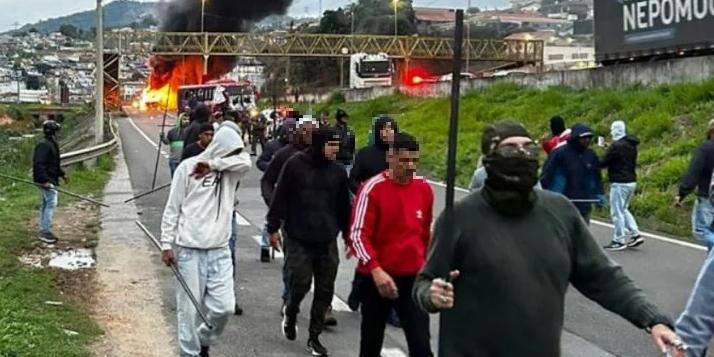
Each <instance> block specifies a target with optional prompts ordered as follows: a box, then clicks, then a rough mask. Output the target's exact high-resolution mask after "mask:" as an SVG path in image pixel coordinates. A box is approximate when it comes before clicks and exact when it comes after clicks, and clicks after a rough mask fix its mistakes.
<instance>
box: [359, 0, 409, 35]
mask: <svg viewBox="0 0 714 357" xmlns="http://www.w3.org/2000/svg"><path fill="white" fill-rule="evenodd" d="M354 16H355V33H362V34H374V35H393V34H394V2H393V0H390V1H384V0H360V1H359V3H357V4H356V5H355V6H354ZM397 29H398V30H399V34H400V35H412V34H414V33H416V14H415V13H414V7H413V6H412V0H398V2H397Z"/></svg>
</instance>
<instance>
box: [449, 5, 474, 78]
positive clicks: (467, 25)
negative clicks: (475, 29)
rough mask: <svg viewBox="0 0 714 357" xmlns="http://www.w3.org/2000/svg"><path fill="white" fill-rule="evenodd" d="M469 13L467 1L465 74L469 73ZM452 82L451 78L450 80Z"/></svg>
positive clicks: (469, 8)
mask: <svg viewBox="0 0 714 357" xmlns="http://www.w3.org/2000/svg"><path fill="white" fill-rule="evenodd" d="M470 11H471V0H467V5H466V48H465V50H466V72H471V71H470V70H469V62H470V60H471V58H470V57H471V20H470V16H469V13H470ZM459 77H460V76H459ZM452 80H453V78H452Z"/></svg>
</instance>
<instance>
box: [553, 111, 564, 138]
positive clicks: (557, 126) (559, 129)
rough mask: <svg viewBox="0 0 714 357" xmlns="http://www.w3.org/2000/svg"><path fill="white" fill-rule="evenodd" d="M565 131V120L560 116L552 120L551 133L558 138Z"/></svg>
mask: <svg viewBox="0 0 714 357" xmlns="http://www.w3.org/2000/svg"><path fill="white" fill-rule="evenodd" d="M564 131H565V120H563V118H562V117H561V116H560V115H556V116H554V117H552V118H550V132H551V133H552V134H553V136H558V135H560V134H562V133H563V132H564Z"/></svg>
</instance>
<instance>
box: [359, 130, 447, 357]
mask: <svg viewBox="0 0 714 357" xmlns="http://www.w3.org/2000/svg"><path fill="white" fill-rule="evenodd" d="M418 160H419V144H418V143H417V141H416V140H415V139H414V138H413V137H412V136H410V135H408V134H405V133H398V134H396V135H395V138H394V142H393V143H392V144H391V146H390V149H389V151H388V154H387V161H388V162H389V169H388V170H387V171H384V172H382V173H381V174H378V175H377V176H374V177H373V178H371V179H369V180H367V182H366V183H365V184H364V185H363V186H362V188H361V189H360V191H359V193H358V194H357V201H356V204H355V209H354V214H353V221H352V228H351V233H350V239H351V241H352V250H353V252H354V254H355V255H356V256H357V258H359V265H358V267H357V272H358V274H359V275H360V277H361V278H360V279H359V280H360V281H361V287H360V291H361V301H362V327H361V336H362V338H361V341H360V357H379V356H380V355H381V351H382V343H383V341H384V328H385V326H386V322H387V317H388V315H389V313H390V310H391V309H392V308H394V309H395V310H396V311H397V314H398V315H399V320H400V321H401V324H402V327H403V329H404V334H405V335H406V339H407V344H408V345H409V355H410V356H412V357H421V356H433V354H432V352H431V347H430V343H429V339H430V336H429V316H428V315H427V314H426V313H425V312H424V311H422V310H420V309H419V308H418V307H417V306H416V304H415V303H414V300H412V298H411V291H412V288H413V286H414V279H415V277H416V274H417V273H418V272H419V270H420V269H421V268H422V266H423V265H424V259H425V256H426V250H427V246H428V245H429V241H430V238H431V220H432V205H433V203H434V195H433V193H432V191H431V186H429V184H428V183H427V182H426V180H424V179H423V178H421V177H416V176H415V174H416V167H417V162H418Z"/></svg>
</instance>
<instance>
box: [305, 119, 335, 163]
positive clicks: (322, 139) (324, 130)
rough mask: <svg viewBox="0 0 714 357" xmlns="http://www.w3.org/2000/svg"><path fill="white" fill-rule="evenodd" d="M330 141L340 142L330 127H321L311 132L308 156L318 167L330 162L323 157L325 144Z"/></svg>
mask: <svg viewBox="0 0 714 357" xmlns="http://www.w3.org/2000/svg"><path fill="white" fill-rule="evenodd" d="M331 140H334V141H340V135H339V134H338V133H337V130H335V129H333V128H332V127H329V126H322V127H320V128H317V129H315V130H314V131H313V132H312V144H311V145H310V150H309V154H310V156H312V158H313V159H314V160H315V162H316V163H318V164H319V165H327V164H329V163H330V160H328V159H327V158H326V157H325V144H326V143H327V142H328V141H331Z"/></svg>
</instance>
